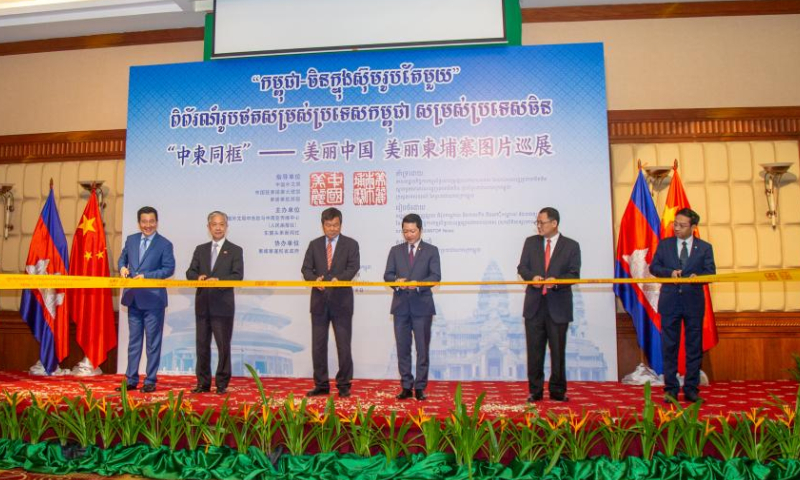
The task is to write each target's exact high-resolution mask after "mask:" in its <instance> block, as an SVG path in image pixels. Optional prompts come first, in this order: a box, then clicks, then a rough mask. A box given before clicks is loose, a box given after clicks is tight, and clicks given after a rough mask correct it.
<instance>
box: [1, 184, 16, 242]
mask: <svg viewBox="0 0 800 480" xmlns="http://www.w3.org/2000/svg"><path fill="white" fill-rule="evenodd" d="M12 188H14V184H13V183H0V198H2V199H3V210H5V214H4V215H3V238H8V233H9V232H10V231H11V230H14V225H11V212H13V211H14V194H13V193H11V189H12Z"/></svg>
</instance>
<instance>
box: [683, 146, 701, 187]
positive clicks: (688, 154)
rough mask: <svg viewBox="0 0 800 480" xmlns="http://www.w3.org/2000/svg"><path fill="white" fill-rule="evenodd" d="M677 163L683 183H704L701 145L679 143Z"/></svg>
mask: <svg viewBox="0 0 800 480" xmlns="http://www.w3.org/2000/svg"><path fill="white" fill-rule="evenodd" d="M678 162H679V165H678V168H679V169H680V172H681V180H683V181H684V182H685V183H693V182H704V181H705V180H706V172H705V170H706V160H705V156H704V155H703V144H701V143H681V144H680V156H679V157H678Z"/></svg>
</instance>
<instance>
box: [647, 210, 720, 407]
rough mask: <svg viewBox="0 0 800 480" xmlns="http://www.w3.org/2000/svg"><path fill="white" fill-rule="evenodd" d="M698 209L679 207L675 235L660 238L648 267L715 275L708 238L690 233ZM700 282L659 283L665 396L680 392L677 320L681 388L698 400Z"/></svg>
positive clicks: (662, 273)
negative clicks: (682, 353) (683, 364)
mask: <svg viewBox="0 0 800 480" xmlns="http://www.w3.org/2000/svg"><path fill="white" fill-rule="evenodd" d="M698 223H700V215H698V214H697V213H695V212H694V211H693V210H691V209H689V208H684V209H682V210H678V212H677V213H676V214H675V221H674V222H673V224H672V225H673V228H674V229H675V237H670V238H665V239H664V240H661V242H659V244H658V248H657V249H656V254H655V255H654V256H653V262H652V263H651V264H650V273H652V274H653V275H655V276H656V277H661V278H681V277H696V276H698V275H714V274H715V273H716V272H717V268H716V266H715V265H714V251H713V249H712V248H711V245H710V244H709V243H707V242H704V241H702V240H700V239H699V238H697V237H693V236H692V234H693V232H694V229H695V227H697V224H698ZM703 285H704V284H702V283H693V284H685V283H684V284H675V283H665V284H662V285H661V295H660V296H659V298H658V313H659V314H660V315H661V356H662V358H663V362H664V393H665V396H664V401H665V402H671V401H672V400H674V399H677V398H678V390H680V385H679V384H678V379H677V374H678V347H679V342H680V339H681V325H683V326H684V329H685V337H686V340H685V342H686V345H685V350H686V378H685V379H684V383H683V394H684V397H685V398H686V400H687V401H689V402H698V401H702V399H701V398H700V397H699V396H698V393H699V389H698V385H699V384H700V364H701V363H702V362H703V316H704V314H705V310H706V308H705V294H704V292H703Z"/></svg>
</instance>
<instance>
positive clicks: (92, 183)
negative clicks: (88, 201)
mask: <svg viewBox="0 0 800 480" xmlns="http://www.w3.org/2000/svg"><path fill="white" fill-rule="evenodd" d="M103 182H105V180H78V184H79V185H80V186H81V187H83V189H84V190H86V191H87V192H90V193H91V191H92V189H93V188H94V189H95V195H97V206H98V207H100V218H101V219H102V218H103V213H104V212H105V210H106V204H105V202H104V201H103ZM103 225H105V222H103Z"/></svg>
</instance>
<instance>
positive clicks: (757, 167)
mask: <svg viewBox="0 0 800 480" xmlns="http://www.w3.org/2000/svg"><path fill="white" fill-rule="evenodd" d="M750 151H751V152H752V155H753V178H754V179H763V178H764V169H763V167H761V164H762V163H774V162H775V144H774V143H773V142H751V143H750Z"/></svg>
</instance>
